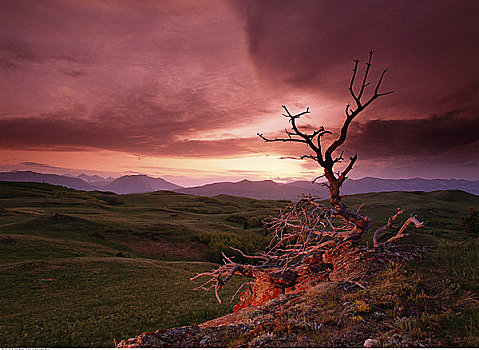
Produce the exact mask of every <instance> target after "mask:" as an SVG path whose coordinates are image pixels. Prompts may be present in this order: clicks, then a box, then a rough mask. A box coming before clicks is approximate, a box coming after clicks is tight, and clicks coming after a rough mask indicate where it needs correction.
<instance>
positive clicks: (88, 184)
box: [0, 171, 183, 194]
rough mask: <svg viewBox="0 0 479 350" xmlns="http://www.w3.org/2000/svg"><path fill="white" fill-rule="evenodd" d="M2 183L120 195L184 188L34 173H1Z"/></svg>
mask: <svg viewBox="0 0 479 350" xmlns="http://www.w3.org/2000/svg"><path fill="white" fill-rule="evenodd" d="M0 181H17V182H45V183H49V184H52V185H60V186H65V187H69V188H74V189H76V190H85V191H94V190H99V191H111V192H115V193H118V194H129V193H147V192H154V191H160V190H169V191H174V190H177V189H182V188H183V187H181V186H178V185H175V184H173V183H171V182H168V181H166V180H164V179H162V178H154V177H150V176H147V175H125V176H122V177H119V178H117V179H113V178H109V179H104V178H102V177H100V176H88V175H85V174H81V175H80V176H78V177H73V176H71V175H70V176H66V175H55V174H41V173H36V172H33V171H11V172H8V173H0Z"/></svg>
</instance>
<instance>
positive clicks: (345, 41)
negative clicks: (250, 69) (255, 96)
mask: <svg viewBox="0 0 479 350" xmlns="http://www.w3.org/2000/svg"><path fill="white" fill-rule="evenodd" d="M235 4H236V7H237V9H238V10H239V12H240V13H241V14H242V15H243V18H244V20H245V22H246V30H247V35H248V43H249V52H250V55H251V57H252V59H253V60H254V62H255V64H256V69H257V72H258V74H259V75H260V76H261V77H262V78H263V79H264V80H266V81H270V82H271V84H273V85H278V86H280V85H284V84H287V85H289V86H290V87H295V88H302V89H311V88H314V89H318V90H319V91H320V92H322V93H323V94H327V95H329V96H331V97H335V98H337V97H340V98H341V99H344V98H345V97H347V96H346V93H347V90H346V87H347V85H346V84H347V83H348V79H349V72H350V68H351V67H352V61H351V60H352V59H353V58H361V59H362V60H363V61H364V60H365V59H366V58H367V53H368V51H369V50H370V49H375V50H376V51H377V54H376V57H375V62H374V66H373V70H374V68H375V69H376V71H380V70H381V69H382V68H384V67H385V66H389V67H390V68H391V69H390V71H389V72H388V75H387V77H386V79H385V82H384V86H385V87H384V88H385V89H386V90H389V89H394V90H396V91H397V93H396V94H395V95H394V96H392V97H390V98H389V99H387V100H385V101H383V102H381V103H382V104H383V106H385V104H388V105H389V106H394V104H396V103H398V102H399V101H405V100H407V101H408V103H407V105H406V104H404V105H402V106H401V111H398V110H397V108H396V111H395V114H396V115H398V114H399V113H401V112H402V113H404V112H406V110H408V109H410V108H411V107H414V108H413V109H414V112H417V110H418V109H419V110H421V109H422V111H421V112H423V111H424V110H426V109H427V108H429V107H430V106H431V105H433V104H434V103H436V100H437V99H440V98H441V97H443V96H445V95H446V94H448V93H451V92H453V91H455V90H456V89H458V88H459V87H462V86H464V85H466V84H467V83H469V82H470V80H471V79H475V77H477V74H478V63H479V62H478V60H479V58H478V57H479V45H477V43H478V42H479V21H477V13H478V11H479V5H478V2H477V1H474V0H459V1H450V0H434V1H415V0H414V1H413V0H407V1H381V0H365V1H346V0H339V1H316V0H305V1H288V0H284V1H281V0H280V1H276V0H275V1H253V0H251V1H237V2H235ZM363 69H364V68H363V67H361V71H362V70H363ZM376 74H377V73H376ZM373 75H374V74H373ZM371 80H372V81H374V79H373V77H371Z"/></svg>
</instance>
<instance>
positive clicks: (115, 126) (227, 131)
mask: <svg viewBox="0 0 479 350" xmlns="http://www.w3.org/2000/svg"><path fill="white" fill-rule="evenodd" d="M478 4H479V2H478V1H477V0H467V1H462V0H448V1H444V0H426V1H417V0H411V1H408V0H405V1H382V0H362V1H342V0H336V1H321V0H314V1H299V0H298V1H293V0H288V1H281V0H275V1H264V0H262V1H247V0H246V1H245V0H238V1H227V0H224V1H220V0H217V1H203V0H202V1H198V0H185V1H183V0H171V1H163V0H156V1H153V0H152V1H138V0H132V1H106V0H105V1H87V0H70V1H68V0H63V1H60V0H59V1H48V0H42V1H38V0H32V1H22V0H11V1H9V0H2V1H0V72H1V80H0V81H1V83H0V84H1V85H0V171H10V170H13V169H17V170H34V171H38V172H43V173H58V174H67V173H69V174H80V173H82V172H86V173H87V174H99V175H102V176H109V175H112V176H119V175H123V174H139V173H142V174H148V175H151V176H155V177H163V178H164V179H166V180H168V181H172V182H174V183H177V184H180V185H184V186H190V185H199V184H204V183H209V182H216V181H238V180H241V179H244V178H248V179H250V180H261V179H272V180H276V181H291V180H299V179H305V180H311V179H313V178H314V177H316V176H317V175H319V174H320V173H321V172H320V169H319V168H317V166H316V165H315V164H314V163H311V161H307V160H304V161H302V160H297V159H291V158H293V157H298V156H301V155H303V154H305V153H308V150H307V149H306V148H303V147H301V145H300V146H297V145H294V147H292V145H291V144H283V143H281V144H278V143H268V144H266V143H264V142H263V141H262V140H261V139H260V138H259V137H258V136H256V133H257V132H261V133H263V134H264V135H266V136H270V137H275V136H278V137H279V136H282V131H284V128H287V127H288V121H287V119H286V118H284V117H283V116H282V115H281V114H282V113H283V110H282V108H281V105H283V104H285V105H287V106H288V108H289V109H290V110H291V111H292V112H294V113H298V112H301V111H303V110H305V109H306V107H309V108H310V110H311V114H308V115H306V116H303V117H302V118H301V119H300V120H299V121H298V124H299V125H304V126H305V127H306V128H309V129H311V128H312V127H319V126H321V125H324V126H325V128H326V129H329V130H331V131H333V132H337V131H338V128H339V127H340V125H341V123H342V121H343V119H344V109H345V106H346V104H347V103H352V102H353V100H352V98H351V96H350V95H349V93H348V90H347V87H348V85H349V80H350V77H351V69H352V67H353V59H355V58H358V59H360V60H361V63H364V61H365V60H366V59H367V57H368V52H369V50H370V49H374V50H375V52H376V53H375V56H374V59H373V66H372V71H371V79H370V81H371V83H372V85H374V83H375V81H376V79H377V78H378V76H379V74H380V72H381V71H382V70H383V69H385V68H387V67H389V71H388V73H387V74H386V76H385V78H384V82H383V89H384V91H387V90H394V91H395V92H394V93H393V94H391V95H387V96H384V97H382V98H380V99H379V100H377V101H375V102H374V104H373V105H372V106H371V107H370V108H368V109H367V110H366V111H364V112H363V113H362V114H360V115H359V116H358V118H357V120H356V121H355V122H354V123H353V124H352V125H351V128H350V134H349V137H348V140H347V142H346V143H345V144H344V147H343V148H342V149H343V150H344V151H345V156H351V155H354V154H355V153H357V154H358V161H357V163H356V165H355V168H354V169H353V170H352V172H351V173H350V177H351V178H361V177H364V176H374V177H383V178H411V177H424V178H464V179H474V180H477V179H479V116H478V101H479V98H478V89H479V5H478ZM361 63H360V70H361V72H362V71H363V70H364V66H363V65H361ZM333 136H334V135H333ZM326 143H327V144H328V140H326ZM346 159H347V158H346ZM346 165H347V164H342V166H346Z"/></svg>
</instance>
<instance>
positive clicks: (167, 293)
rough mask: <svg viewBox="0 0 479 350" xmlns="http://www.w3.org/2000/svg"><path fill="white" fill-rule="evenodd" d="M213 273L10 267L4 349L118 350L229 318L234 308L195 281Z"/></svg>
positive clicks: (140, 264) (50, 263) (130, 266)
mask: <svg viewBox="0 0 479 350" xmlns="http://www.w3.org/2000/svg"><path fill="white" fill-rule="evenodd" d="M212 267H213V265H212V264H208V263H194V262H160V261H155V260H148V259H140V258H136V259H128V258H116V257H105V258H98V257H94V258H93V257H87V258H66V259H65V258H59V259H53V260H37V261H31V262H23V263H11V264H3V265H2V266H1V267H0V270H1V277H0V302H1V303H2V312H1V314H0V339H1V340H0V345H1V346H4V347H6V346H9V347H11V346H14V347H38V346H49V347H113V346H114V339H115V340H117V341H119V340H121V339H125V338H129V337H132V336H135V335H137V334H139V333H142V332H144V331H148V330H149V331H155V330H156V329H159V328H170V327H175V326H184V325H191V324H198V323H201V322H203V321H206V320H209V319H212V318H215V317H218V316H221V315H223V314H225V313H228V312H231V311H232V307H231V304H229V303H227V302H226V303H223V304H221V305H220V304H218V303H217V301H216V299H215V298H214V296H213V295H212V294H211V293H210V294H206V293H204V292H194V291H193V290H192V287H193V284H192V283H191V282H190V281H189V277H191V276H193V275H194V274H195V273H197V272H202V271H205V270H209V269H211V268H212ZM237 283H239V282H237ZM234 287H235V286H233V285H232V286H229V287H228V290H226V291H225V293H229V294H231V293H233V292H234V291H233V290H232V288H234ZM236 287H237V286H236Z"/></svg>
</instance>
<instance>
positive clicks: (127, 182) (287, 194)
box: [0, 171, 479, 200]
mask: <svg viewBox="0 0 479 350" xmlns="http://www.w3.org/2000/svg"><path fill="white" fill-rule="evenodd" d="M100 179H102V178H100V177H97V176H87V175H84V174H81V175H79V176H77V177H74V176H72V175H57V174H42V173H36V172H33V171H11V172H3V173H0V181H16V182H45V183H49V184H52V185H60V186H65V187H70V188H74V189H77V190H85V191H94V190H100V191H111V192H115V193H118V194H131V193H148V192H154V191H159V190H168V191H175V192H178V193H184V194H194V195H199V196H216V195H220V194H227V195H232V196H240V197H249V198H254V199H271V200H283V199H285V200H297V199H298V198H300V197H301V195H302V194H311V195H313V196H317V197H321V198H327V197H329V191H328V189H327V187H326V186H323V183H311V182H310V181H294V182H290V183H278V182H274V181H272V180H261V181H252V180H248V179H243V180H241V181H237V182H231V181H223V182H215V183H210V184H205V185H201V186H192V187H183V186H180V185H177V184H174V183H172V182H169V181H166V180H164V179H163V178H161V177H158V178H154V177H151V176H148V175H124V176H121V177H119V178H116V179H112V178H109V179H103V181H101V180H100ZM87 180H90V181H87ZM95 180H100V181H95ZM109 180H110V181H109ZM437 190H462V191H465V192H468V193H471V194H475V195H479V180H463V179H423V178H412V179H382V178H375V177H365V178H362V179H358V180H352V179H348V180H347V181H346V182H345V183H344V185H343V187H342V190H341V193H342V194H344V195H351V194H357V193H370V192H388V191H424V192H430V191H437Z"/></svg>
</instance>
